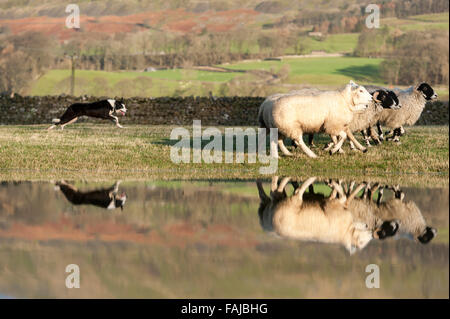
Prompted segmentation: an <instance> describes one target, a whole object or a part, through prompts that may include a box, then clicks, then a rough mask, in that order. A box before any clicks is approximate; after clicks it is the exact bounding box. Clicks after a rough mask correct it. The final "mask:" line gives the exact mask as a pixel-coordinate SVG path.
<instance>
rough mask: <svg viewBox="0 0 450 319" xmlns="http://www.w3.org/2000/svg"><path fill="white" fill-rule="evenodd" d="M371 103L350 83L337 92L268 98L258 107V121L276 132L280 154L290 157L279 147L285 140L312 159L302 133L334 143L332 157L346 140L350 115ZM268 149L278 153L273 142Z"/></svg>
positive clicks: (289, 154) (363, 92)
mask: <svg viewBox="0 0 450 319" xmlns="http://www.w3.org/2000/svg"><path fill="white" fill-rule="evenodd" d="M371 101H372V96H371V95H370V93H369V92H367V90H366V89H365V88H364V87H362V86H359V85H357V84H355V83H354V82H353V81H350V83H349V84H347V85H346V86H345V88H344V89H343V90H341V91H321V92H320V93H317V94H315V93H310V94H308V95H303V94H295V93H294V94H276V95H273V96H270V97H269V98H267V99H266V100H265V101H264V102H263V103H262V104H261V106H260V109H259V114H258V119H259V123H260V126H261V127H263V128H267V129H269V128H277V129H278V146H279V147H280V150H281V151H282V153H283V154H284V155H287V156H292V153H290V152H289V151H288V150H287V149H286V147H285V146H284V144H283V139H284V138H285V137H289V138H290V139H292V140H294V142H295V143H296V144H297V145H299V146H300V147H301V149H302V150H303V151H304V152H305V153H306V154H307V155H308V156H310V157H313V158H315V157H317V156H316V154H314V152H312V151H311V150H310V149H309V148H308V146H306V144H305V142H304V141H303V134H304V133H319V132H325V133H327V134H329V135H330V136H331V138H332V140H333V142H334V143H335V146H334V147H333V149H332V150H331V151H330V153H331V154H333V153H335V152H336V151H338V150H339V149H340V148H341V146H342V143H343V142H344V140H345V139H346V138H347V131H348V130H347V127H348V125H349V123H350V122H351V121H352V119H353V114H354V113H355V112H358V111H362V110H365V109H366V108H367V106H368V104H369V103H370V102H371ZM338 136H339V137H340V140H339V141H338V140H337V137H338ZM271 147H272V148H273V150H272V152H273V153H274V154H278V152H277V149H276V145H274V144H273V142H271Z"/></svg>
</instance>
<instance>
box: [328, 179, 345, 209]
mask: <svg viewBox="0 0 450 319" xmlns="http://www.w3.org/2000/svg"><path fill="white" fill-rule="evenodd" d="M331 185H332V187H333V189H334V190H335V191H336V193H337V194H338V195H339V202H340V203H341V204H344V203H346V201H347V196H346V195H345V194H344V190H343V189H342V186H341V185H340V184H338V183H336V182H335V181H333V182H331Z"/></svg>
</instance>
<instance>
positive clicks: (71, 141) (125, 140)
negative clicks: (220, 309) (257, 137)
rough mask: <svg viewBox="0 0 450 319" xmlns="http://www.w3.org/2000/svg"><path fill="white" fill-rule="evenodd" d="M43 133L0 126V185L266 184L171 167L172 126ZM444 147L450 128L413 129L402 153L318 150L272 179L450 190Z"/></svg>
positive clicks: (241, 174) (229, 168)
mask: <svg viewBox="0 0 450 319" xmlns="http://www.w3.org/2000/svg"><path fill="white" fill-rule="evenodd" d="M45 128H46V126H43V125H33V126H0V167H1V169H0V180H2V179H3V180H36V179H37V180H48V179H55V178H64V179H88V180H89V179H90V180H101V179H105V178H107V179H114V178H120V179H160V180H161V179H162V180H167V179H174V178H175V179H250V178H256V177H267V175H260V174H259V168H260V167H262V166H267V164H262V163H259V162H258V163H256V164H249V163H248V161H247V159H246V160H245V163H242V164H237V163H233V164H225V163H222V164H218V163H216V164H205V163H202V164H194V163H189V164H175V163H173V162H172V161H171V159H170V149H171V146H172V145H173V144H175V142H176V141H171V140H170V139H169V137H170V133H171V131H172V129H173V127H171V126H139V125H132V126H129V127H128V128H126V129H124V130H120V129H117V128H115V127H113V126H112V125H107V124H97V125H93V124H74V125H71V126H69V127H67V128H66V129H65V130H64V131H60V130H54V131H51V132H47V131H46V130H45ZM188 129H192V128H189V127H188ZM203 129H204V128H203ZM222 129H223V128H222ZM327 141H328V138H326V137H325V136H321V137H320V138H318V139H317V143H318V145H323V144H325V143H326V142H327ZM448 142H449V139H448V126H436V127H435V126H433V127H430V126H429V127H412V128H407V134H406V135H405V136H404V137H403V138H402V144H401V145H394V144H393V143H385V144H383V145H382V146H379V147H374V148H371V149H369V151H368V153H366V154H363V153H360V152H351V151H350V150H348V146H346V147H345V149H346V150H347V152H346V154H345V155H334V156H330V155H328V154H327V153H326V152H325V151H322V150H321V148H318V149H316V150H315V152H317V154H318V155H319V158H317V159H310V158H307V157H306V156H305V155H304V154H303V153H301V151H299V150H297V151H295V154H296V156H295V157H293V158H284V157H283V158H281V159H280V161H279V163H278V171H277V174H279V175H292V176H299V177H304V176H310V175H313V176H319V177H326V178H328V177H342V176H347V177H352V178H353V177H354V178H359V179H371V178H373V177H376V178H377V180H378V181H379V180H380V179H381V180H383V179H385V180H386V179H387V181H389V184H392V183H394V181H397V183H400V182H402V184H405V183H406V184H407V185H408V184H409V185H435V184H445V185H448V176H449V175H448V168H449V165H448V163H449V151H448ZM206 143H207V142H205V143H204V144H206Z"/></svg>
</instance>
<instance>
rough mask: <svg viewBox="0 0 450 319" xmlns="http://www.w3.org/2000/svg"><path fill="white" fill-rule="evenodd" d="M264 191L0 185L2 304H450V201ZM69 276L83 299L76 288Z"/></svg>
mask: <svg viewBox="0 0 450 319" xmlns="http://www.w3.org/2000/svg"><path fill="white" fill-rule="evenodd" d="M257 185H258V187H255V181H246V182H240V181H215V182H211V181H147V182H137V181H124V182H123V183H120V181H119V182H114V181H110V182H96V183H84V182H80V181H73V182H65V181H61V182H57V183H50V182H38V183H36V182H18V183H9V182H8V183H6V182H4V183H0V292H1V294H2V295H3V296H0V297H4V296H11V297H14V298H16V297H27V298H28V297H39V298H63V297H66V298H75V297H76V298H78V297H79V298H88V297H96V298H104V297H118V298H176V297H179V298H263V297H267V298H286V297H288V298H318V297H319V298H327V297H331V298H338V297H358V298H379V297H383V298H390V297H395V298H410V297H411V298H419V297H448V287H449V286H448V282H449V278H448V277H449V272H448V253H449V249H448V229H449V226H448V218H449V215H448V188H439V189H438V188H436V189H423V188H408V187H398V186H388V185H385V184H383V185H381V184H377V183H374V182H371V183H363V182H361V181H358V182H353V183H352V182H351V181H348V180H347V181H343V180H342V181H339V180H331V181H330V180H319V179H314V178H311V179H307V178H305V179H302V180H296V179H295V178H274V179H273V180H272V181H264V182H260V181H258V183H257ZM269 185H270V186H269ZM269 189H272V191H270V190H269ZM258 194H259V195H258ZM122 198H123V199H125V201H122V202H119V200H120V199H122ZM300 203H301V204H300ZM124 205H125V206H124ZM119 207H124V210H123V212H122V211H121V210H120V209H119ZM258 207H259V209H258ZM293 207H294V208H295V209H293ZM107 208H110V209H111V208H113V210H108V209H107ZM114 208H115V209H114ZM297 209H298V211H297V212H296V210H297ZM258 212H259V216H258ZM277 216H278V217H277ZM261 225H262V226H263V227H261ZM434 228H436V229H438V230H439V233H438V235H436V231H435V230H434ZM264 230H266V231H264ZM267 231H269V232H270V233H272V234H275V236H272V235H270V234H268V233H267ZM435 235H436V236H435ZM305 239H306V240H305ZM411 239H414V240H411ZM425 242H428V244H426V245H423V244H422V243H425ZM332 243H333V244H332ZM349 252H351V253H354V254H352V256H350V255H349ZM72 263H74V264H77V265H79V266H80V269H81V272H82V276H81V278H82V279H81V289H66V288H65V285H64V282H65V276H66V273H65V267H66V266H67V265H68V264H72ZM368 264H377V265H379V266H380V271H381V284H380V286H381V288H380V289H371V290H369V289H367V288H366V286H365V278H366V276H367V274H366V272H365V267H366V266H367V265H368ZM268 273H270V276H267V274H268Z"/></svg>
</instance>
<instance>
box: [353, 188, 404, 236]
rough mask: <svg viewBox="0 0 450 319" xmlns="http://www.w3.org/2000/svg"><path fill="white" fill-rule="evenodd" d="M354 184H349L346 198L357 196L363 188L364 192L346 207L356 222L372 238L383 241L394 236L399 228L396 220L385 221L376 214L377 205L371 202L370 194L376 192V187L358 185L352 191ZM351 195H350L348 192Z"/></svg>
mask: <svg viewBox="0 0 450 319" xmlns="http://www.w3.org/2000/svg"><path fill="white" fill-rule="evenodd" d="M353 186H354V182H352V183H351V184H350V186H349V187H348V190H347V196H354V197H355V196H357V194H358V193H359V192H360V191H361V190H362V189H363V188H364V187H365V190H366V191H365V192H364V193H363V194H362V196H361V197H360V198H358V197H355V199H353V200H352V201H351V202H350V203H349V206H348V209H349V210H350V211H351V212H352V215H353V218H354V220H355V221H356V222H360V223H364V224H366V225H367V227H368V229H369V230H370V231H372V233H373V236H374V237H375V238H378V239H385V238H387V237H391V236H394V235H395V234H396V232H397V230H398V228H399V225H398V222H397V221H396V220H385V219H382V218H380V216H378V215H377V214H376V211H377V209H376V208H377V204H376V203H375V202H373V201H372V194H374V193H375V192H376V190H377V189H378V186H375V188H370V186H369V184H367V185H364V184H360V185H359V186H358V187H356V189H355V190H353V191H352V189H353ZM351 191H352V193H351V194H350V192H351Z"/></svg>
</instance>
